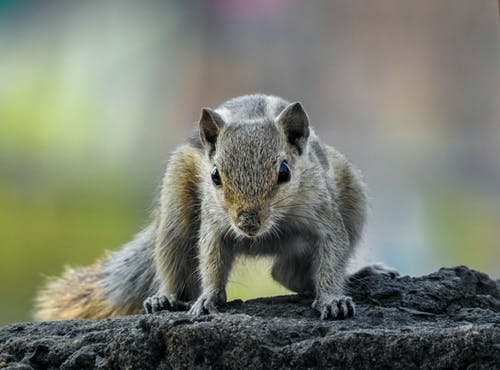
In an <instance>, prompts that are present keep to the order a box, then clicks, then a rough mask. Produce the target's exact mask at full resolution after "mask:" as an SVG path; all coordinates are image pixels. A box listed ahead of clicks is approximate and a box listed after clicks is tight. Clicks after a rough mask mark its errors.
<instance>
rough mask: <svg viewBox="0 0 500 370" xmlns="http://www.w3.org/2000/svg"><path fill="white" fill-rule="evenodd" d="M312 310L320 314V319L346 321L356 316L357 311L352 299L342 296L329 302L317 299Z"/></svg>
mask: <svg viewBox="0 0 500 370" xmlns="http://www.w3.org/2000/svg"><path fill="white" fill-rule="evenodd" d="M312 308H314V309H315V310H316V311H318V312H319V313H320V319H321V320H326V319H346V318H348V317H352V316H354V314H355V312H356V310H355V308H354V302H353V301H352V298H351V297H347V296H341V297H338V298H333V299H330V300H327V301H324V300H319V299H315V300H314V302H313V303H312Z"/></svg>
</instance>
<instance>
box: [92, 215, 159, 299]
mask: <svg viewBox="0 0 500 370" xmlns="http://www.w3.org/2000/svg"><path fill="white" fill-rule="evenodd" d="M153 251H154V225H150V226H148V227H147V228H146V229H144V230H143V231H141V232H140V233H139V234H137V235H136V236H135V238H134V239H133V240H132V241H130V242H129V243H127V244H125V245H124V246H123V247H122V249H120V250H119V251H117V252H114V253H112V254H110V255H109V256H108V257H107V258H106V259H105V261H104V264H103V269H102V280H101V285H102V288H103V289H104V292H105V295H106V297H107V299H108V301H109V302H110V304H112V305H113V306H119V307H123V306H130V308H132V309H137V308H140V307H142V301H144V300H145V299H146V298H147V297H149V296H151V295H153V294H155V293H156V292H157V291H158V281H157V280H156V279H155V274H154V260H153ZM130 297H134V299H130Z"/></svg>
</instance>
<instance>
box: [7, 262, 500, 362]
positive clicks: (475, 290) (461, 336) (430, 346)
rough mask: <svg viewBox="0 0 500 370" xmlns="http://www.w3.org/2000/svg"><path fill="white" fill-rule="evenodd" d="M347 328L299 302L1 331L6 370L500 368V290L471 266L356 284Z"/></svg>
mask: <svg viewBox="0 0 500 370" xmlns="http://www.w3.org/2000/svg"><path fill="white" fill-rule="evenodd" d="M349 287H350V290H351V292H352V293H351V294H352V296H353V298H354V299H355V301H356V303H357V314H356V316H355V317H354V318H353V319H350V320H338V321H320V320H318V318H317V315H316V313H315V312H314V311H313V310H312V309H311V308H310V305H311V299H308V298H304V297H300V296H282V297H274V298H260V299H254V300H251V301H247V302H241V301H233V302H230V303H228V305H227V306H226V307H225V308H224V309H223V310H222V311H224V313H221V314H219V315H211V316H204V317H201V318H198V319H193V318H191V317H189V316H188V315H187V314H185V313H168V312H166V313H162V314H160V315H148V316H145V315H137V316H129V317H120V318H115V319H107V320H102V321H61V322H45V323H20V324H12V325H9V326H6V327H4V328H2V329H0V368H17V369H30V368H40V369H50V368H63V369H91V368H102V369H109V368H112V369H125V368H131V369H153V368H160V369H170V368H174V369H177V368H238V369H269V368H331V367H338V368H347V367H354V368H367V369H368V368H369V369H377V368H380V369H386V368H401V369H417V368H424V369H426V368H427V369H428V368H438V369H444V368H446V369H451V368H454V369H480V368H481V369H495V368H496V369H500V281H498V280H497V281H494V280H491V279H490V278H489V277H488V276H487V275H485V274H483V273H481V272H477V271H473V270H470V269H468V268H467V267H463V266H461V267H455V268H445V269H441V270H439V271H438V272H435V273H433V274H430V275H427V276H423V277H418V278H413V277H408V276H404V277H399V278H391V277H389V276H373V275H367V276H364V277H363V276H357V277H356V279H352V280H351V281H350V283H349Z"/></svg>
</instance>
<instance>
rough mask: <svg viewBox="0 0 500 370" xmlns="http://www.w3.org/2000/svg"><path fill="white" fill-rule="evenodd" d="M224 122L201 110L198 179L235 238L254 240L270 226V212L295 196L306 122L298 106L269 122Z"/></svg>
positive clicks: (274, 219)
mask: <svg viewBox="0 0 500 370" xmlns="http://www.w3.org/2000/svg"><path fill="white" fill-rule="evenodd" d="M225 119H226V120H225ZM225 119H224V118H223V116H222V114H219V113H217V112H216V111H214V110H211V109H208V108H204V109H203V110H202V114H201V119H200V124H199V126H200V137H201V142H202V144H203V147H204V149H205V152H206V155H207V157H208V160H209V163H210V167H209V168H207V169H206V170H207V173H206V174H202V176H207V181H208V182H209V183H210V185H209V186H211V188H212V189H211V190H210V191H211V192H212V193H213V194H215V197H214V198H215V199H216V203H217V204H218V206H220V209H222V210H223V212H225V213H226V214H227V216H228V218H229V220H230V223H231V225H230V226H231V228H232V229H233V230H234V231H235V232H236V234H237V235H240V236H245V237H256V236H260V235H263V234H265V233H267V232H268V231H270V230H272V229H273V228H274V227H275V225H276V222H277V221H278V219H279V215H280V212H275V210H276V209H280V210H283V209H285V207H286V206H287V204H290V203H291V201H293V198H294V195H296V193H297V188H298V187H299V185H300V179H301V177H300V175H301V159H302V158H303V157H305V156H306V155H305V154H304V152H305V151H306V145H307V140H308V137H309V120H308V117H307V114H306V112H305V111H304V109H303V107H302V105H301V104H300V103H292V104H289V105H288V106H287V107H286V108H285V109H284V110H283V111H282V112H281V113H279V115H278V116H277V117H276V118H274V119H271V118H262V119H260V118H259V119H255V120H243V121H241V120H238V121H234V120H231V119H230V118H228V117H225ZM281 213H282V212H281Z"/></svg>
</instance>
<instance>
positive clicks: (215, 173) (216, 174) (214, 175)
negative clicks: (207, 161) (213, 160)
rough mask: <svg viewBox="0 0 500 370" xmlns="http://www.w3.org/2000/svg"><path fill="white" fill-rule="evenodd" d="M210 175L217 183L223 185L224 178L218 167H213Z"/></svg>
mask: <svg viewBox="0 0 500 370" xmlns="http://www.w3.org/2000/svg"><path fill="white" fill-rule="evenodd" d="M210 176H212V181H213V183H214V184H215V185H217V186H220V185H222V180H221V179H220V175H219V170H218V169H217V167H214V168H213V169H212V172H210Z"/></svg>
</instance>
